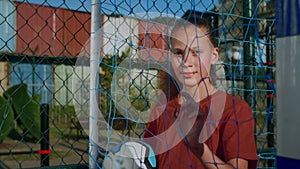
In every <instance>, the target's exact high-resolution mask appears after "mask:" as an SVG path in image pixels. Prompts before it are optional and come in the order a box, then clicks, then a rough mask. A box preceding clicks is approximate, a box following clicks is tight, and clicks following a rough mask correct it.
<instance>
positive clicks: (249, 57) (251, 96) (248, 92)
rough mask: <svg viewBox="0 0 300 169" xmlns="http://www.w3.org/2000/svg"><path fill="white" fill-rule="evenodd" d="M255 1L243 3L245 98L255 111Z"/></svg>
mask: <svg viewBox="0 0 300 169" xmlns="http://www.w3.org/2000/svg"><path fill="white" fill-rule="evenodd" d="M253 10H254V1H252V0H245V1H243V16H244V17H245V19H244V25H246V26H244V43H243V48H244V64H245V68H244V89H245V92H244V98H245V100H246V101H247V102H248V103H249V105H250V106H251V108H252V109H253V110H254V109H255V93H254V92H253V87H254V80H253V77H252V76H253V74H254V69H253V65H254V60H255V50H254V26H253V25H254V21H253V20H251V19H250V18H251V17H252V15H253Z"/></svg>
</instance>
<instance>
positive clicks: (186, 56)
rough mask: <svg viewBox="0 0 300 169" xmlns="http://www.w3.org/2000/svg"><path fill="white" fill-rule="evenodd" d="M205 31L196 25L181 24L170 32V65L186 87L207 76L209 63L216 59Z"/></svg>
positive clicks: (214, 61) (216, 55)
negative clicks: (185, 25)
mask: <svg viewBox="0 0 300 169" xmlns="http://www.w3.org/2000/svg"><path fill="white" fill-rule="evenodd" d="M206 34H207V31H206V30H205V29H203V28H202V29H200V28H198V27H196V26H193V25H189V26H187V27H184V26H182V27H181V28H179V29H177V30H176V31H175V32H173V33H172V44H171V45H172V46H171V50H172V56H171V65H172V67H173V70H174V72H175V75H176V77H177V78H178V80H179V81H180V82H181V83H182V84H184V85H185V86H186V87H193V86H195V85H198V84H199V82H200V80H201V79H202V78H207V77H208V76H209V72H210V67H211V64H215V63H216V62H217V61H218V57H219V55H218V48H215V47H214V46H213V45H212V43H211V41H210V40H209V38H208V37H207V36H206Z"/></svg>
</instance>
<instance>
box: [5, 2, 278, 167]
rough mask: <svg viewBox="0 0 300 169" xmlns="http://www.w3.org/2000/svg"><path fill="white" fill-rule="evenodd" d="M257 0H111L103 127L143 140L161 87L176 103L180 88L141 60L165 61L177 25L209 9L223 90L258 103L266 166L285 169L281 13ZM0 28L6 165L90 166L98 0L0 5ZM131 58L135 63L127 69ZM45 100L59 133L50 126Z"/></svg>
mask: <svg viewBox="0 0 300 169" xmlns="http://www.w3.org/2000/svg"><path fill="white" fill-rule="evenodd" d="M249 2H250V5H249V4H246V3H245V1H242V0H237V1H236V0H230V1H218V0H200V1H190V0H176V1H175V0H170V1H162V0H156V1H138V0H125V1H112V0H102V1H101V8H100V13H101V14H102V15H101V20H102V24H101V27H102V36H101V43H100V44H101V52H100V53H101V54H100V55H101V57H103V58H102V60H101V63H100V65H99V75H100V76H99V79H98V80H99V90H98V93H99V106H98V107H99V111H100V113H101V115H102V116H103V117H104V119H105V121H100V122H99V128H100V130H104V129H107V127H112V128H113V129H115V130H116V131H117V132H118V133H119V135H121V137H122V136H123V137H125V136H128V137H134V138H142V137H143V134H144V132H145V128H146V123H144V122H143V117H142V115H144V114H143V111H145V112H147V110H149V109H150V107H151V101H152V100H151V99H152V98H151V92H153V91H155V90H157V89H161V90H162V91H164V92H165V93H166V96H167V98H168V99H169V98H171V97H172V96H174V95H175V94H174V93H176V92H177V91H178V86H176V85H174V84H173V81H172V80H173V79H171V78H170V76H168V74H167V73H166V72H164V71H161V70H160V69H159V68H158V67H151V66H149V65H148V64H147V60H146V61H145V60H143V61H144V62H141V61H140V60H138V59H137V58H139V57H141V58H144V59H145V58H146V59H147V58H148V56H151V57H153V58H152V59H154V60H158V61H163V60H164V59H165V58H166V56H165V55H166V54H167V52H166V51H168V50H169V46H168V38H167V37H168V31H169V30H170V29H171V28H172V26H173V25H174V23H175V21H176V19H177V18H179V17H181V16H182V15H183V14H184V13H185V12H186V11H187V10H192V11H201V12H207V13H209V14H211V15H214V16H215V17H216V18H217V22H216V24H217V28H216V29H214V31H215V32H217V34H218V37H217V41H218V46H219V49H220V53H219V55H220V59H219V62H218V64H217V65H216V66H215V67H214V68H213V70H215V72H216V73H215V74H214V75H212V77H213V78H215V79H216V80H215V81H214V85H215V86H216V87H217V88H219V89H222V90H225V91H226V92H228V93H231V94H232V95H234V96H237V97H239V98H242V99H244V100H246V101H247V102H248V103H249V105H250V106H251V108H252V111H253V115H254V118H255V131H254V133H253V134H254V135H255V139H256V146H257V152H258V159H259V161H258V165H257V168H275V167H276V163H275V151H276V142H275V140H276V135H275V133H276V128H275V124H276V116H275V115H276V114H275V112H276V108H275V105H276V98H275V87H274V83H275V81H274V78H275V73H276V71H275V38H276V37H275V7H274V1H264V0H253V1H249ZM247 5H248V6H247ZM0 30H1V31H0V61H1V62H0V101H1V104H0V116H1V118H0V119H1V121H0V131H1V133H0V168H1V167H2V168H33V167H41V166H47V165H49V166H65V167H69V168H76V167H78V166H82V167H87V164H88V158H89V153H88V148H89V140H88V138H89V137H88V134H87V133H86V130H85V129H87V128H88V125H87V124H88V122H86V121H85V122H82V120H81V119H80V117H81V116H83V115H86V116H87V114H86V113H87V112H88V106H89V92H90V86H89V83H90V82H89V80H90V78H91V77H90V74H89V71H90V70H89V55H90V51H89V50H90V48H89V46H90V44H89V43H90V42H89V41H90V31H91V1H90V0H72V1H54V0H17V1H12V0H0ZM148 49H151V51H150V50H148ZM162 51H163V52H162ZM164 52H165V53H164ZM128 58H131V60H130V59H129V60H128ZM81 60H82V63H83V64H81V63H79V64H78V62H79V61H81ZM124 60H127V61H128V63H129V64H130V66H132V67H128V65H122V66H120V64H121V63H122V62H123V61H124ZM76 61H77V62H76ZM123 68H124V69H123ZM125 68H126V69H125ZM117 72H119V73H120V74H118V76H115V77H114V74H117ZM220 74H224V76H220ZM114 78H115V79H114ZM117 78H119V79H121V78H123V81H122V82H120V81H116V79H117ZM114 88H117V89H120V90H119V91H118V93H115V91H116V90H114ZM112 91H114V92H112ZM123 100H126V101H127V102H124V103H123V102H122V101H123ZM127 103H130V104H127ZM45 104H46V105H48V106H49V111H48V115H46V116H45V117H47V119H48V120H47V121H48V122H49V128H47V127H46V129H45V130H42V129H41V126H42V125H43V124H44V121H41V115H42V114H41V112H42V110H40V109H41V107H43V106H42V105H45ZM128 110H135V111H134V112H137V113H132V112H131V111H128ZM122 112H123V113H122ZM41 124H42V125H41ZM107 124H109V126H107ZM48 132H49V139H48V140H47V139H46V138H47V133H48ZM103 140H104V143H101V146H99V147H101V148H100V151H99V159H95V161H96V162H97V163H98V164H99V167H101V162H102V160H103V158H104V157H105V156H106V155H107V153H108V151H105V148H103V147H105V146H113V145H115V144H117V143H115V142H114V141H115V140H114V138H110V137H109V136H108V137H105V138H103ZM41 146H46V148H45V147H44V148H42V147H41ZM47 146H48V147H47ZM40 150H44V151H40ZM47 150H51V152H47ZM48 153H49V154H48ZM48 162H49V163H48Z"/></svg>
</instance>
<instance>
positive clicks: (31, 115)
mask: <svg viewBox="0 0 300 169" xmlns="http://www.w3.org/2000/svg"><path fill="white" fill-rule="evenodd" d="M4 97H5V98H7V100H8V101H10V103H11V104H12V106H13V108H14V110H15V112H16V113H17V115H18V116H19V119H20V121H21V122H22V126H24V129H25V130H26V131H28V132H29V133H30V134H31V135H32V136H33V137H34V138H36V139H40V131H41V130H40V128H41V127H40V126H41V121H40V105H39V104H38V103H37V102H36V101H35V100H33V99H32V98H31V97H29V95H28V92H27V85H26V84H18V85H15V86H12V87H10V88H9V89H7V90H6V91H5V92H4Z"/></svg>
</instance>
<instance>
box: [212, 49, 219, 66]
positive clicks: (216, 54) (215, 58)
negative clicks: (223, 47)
mask: <svg viewBox="0 0 300 169" xmlns="http://www.w3.org/2000/svg"><path fill="white" fill-rule="evenodd" d="M218 60H219V48H218V47H215V48H214V49H213V53H212V58H211V64H216V63H217V62H218Z"/></svg>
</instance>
